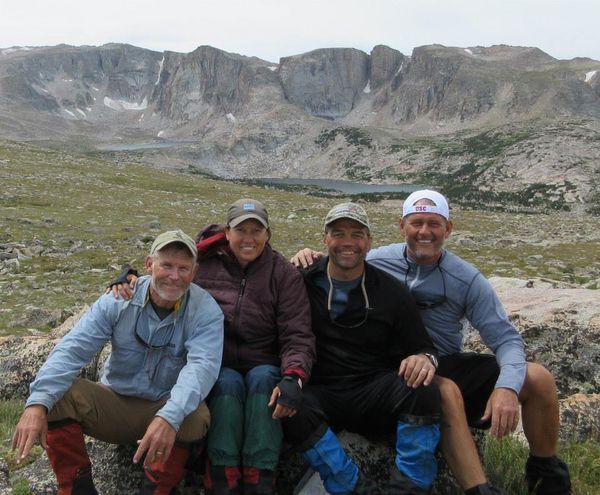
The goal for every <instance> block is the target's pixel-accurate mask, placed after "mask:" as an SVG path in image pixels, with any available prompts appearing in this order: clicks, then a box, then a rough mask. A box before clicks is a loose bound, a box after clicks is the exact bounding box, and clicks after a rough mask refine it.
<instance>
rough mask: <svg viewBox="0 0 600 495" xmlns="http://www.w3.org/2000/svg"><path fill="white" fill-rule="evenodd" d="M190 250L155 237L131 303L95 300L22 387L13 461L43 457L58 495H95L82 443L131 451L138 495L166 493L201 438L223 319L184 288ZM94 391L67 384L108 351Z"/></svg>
mask: <svg viewBox="0 0 600 495" xmlns="http://www.w3.org/2000/svg"><path fill="white" fill-rule="evenodd" d="M196 253H197V250H196V245H195V243H194V241H193V240H192V239H191V238H190V237H189V236H187V235H186V234H184V233H183V232H181V231H169V232H165V233H163V234H160V235H159V236H158V237H157V238H156V240H155V241H154V243H153V245H152V248H151V250H150V254H149V256H148V257H147V258H146V268H147V271H148V275H147V276H146V277H142V278H140V280H139V281H138V284H137V286H136V290H135V294H134V296H133V298H132V299H131V300H130V301H124V300H123V299H119V300H117V299H115V298H114V297H113V296H112V295H111V294H109V295H104V296H102V297H100V298H99V299H98V300H97V301H96V302H95V303H94V304H93V305H92V307H91V308H90V310H89V311H88V312H87V313H86V314H85V315H84V316H83V317H82V319H81V320H80V321H79V323H78V324H77V325H76V326H75V327H74V328H73V329H72V330H71V331H70V332H69V333H68V334H67V335H65V337H64V338H63V339H62V340H61V341H60V343H59V344H58V345H57V346H56V347H55V349H54V350H53V351H52V352H51V354H50V355H49V357H48V359H47V361H46V362H45V363H44V365H43V366H42V368H41V369H40V371H39V373H38V375H37V376H36V379H35V380H34V382H33V383H32V384H31V387H30V396H29V398H28V399H27V403H26V408H25V411H24V412H23V415H22V416H21V419H20V421H19V423H18V425H17V428H16V430H15V434H14V436H13V443H12V447H13V450H16V454H17V459H18V460H19V461H20V460H21V459H23V458H24V457H25V456H26V455H27V453H28V452H29V450H30V449H31V446H32V445H33V443H35V442H37V441H39V442H40V443H41V445H42V446H43V447H44V448H45V449H46V452H47V454H48V458H49V460H50V463H51V464H52V468H53V470H54V472H55V474H56V477H57V480H58V484H59V494H60V495H70V494H95V493H96V490H95V488H94V485H93V481H92V475H91V465H90V460H89V457H88V455H87V452H86V448H85V442H84V437H83V434H84V433H85V434H87V435H90V436H93V437H95V438H98V439H100V440H103V441H106V442H110V443H116V444H134V443H136V442H137V443H138V449H137V451H136V452H135V455H134V457H133V461H134V462H135V463H137V462H139V461H140V460H141V459H142V457H143V456H144V455H145V460H144V467H145V473H146V479H145V481H144V485H143V487H142V492H141V493H143V494H150V493H152V494H165V495H166V494H168V493H170V492H171V489H172V488H173V487H174V486H176V485H177V484H178V483H179V481H180V480H181V479H182V478H183V476H184V474H185V464H186V462H187V460H188V457H189V450H190V446H191V444H193V443H194V442H197V441H199V440H200V439H202V438H203V437H204V435H205V434H206V431H207V429H208V425H209V413H208V409H207V407H206V405H205V404H204V402H203V401H204V399H205V398H206V396H207V395H208V393H209V391H210V389H211V387H212V386H213V384H214V382H215V380H216V378H217V375H218V372H219V367H220V364H221V355H222V349H223V314H222V312H221V310H220V308H219V306H218V305H217V303H216V302H215V301H214V299H213V298H212V297H211V296H210V295H209V294H208V293H207V292H206V291H204V290H203V289H201V288H200V287H198V286H196V285H193V284H192V285H191V282H192V280H193V278H194V274H195V271H196ZM109 341H110V343H111V346H112V348H111V354H110V356H109V358H108V360H107V361H106V364H105V366H104V372H103V374H102V378H101V383H94V382H90V381H88V380H83V379H78V378H76V376H77V374H78V373H79V371H80V370H81V368H82V367H83V366H85V365H86V364H88V363H89V362H90V361H91V359H92V358H93V357H94V355H95V354H96V353H98V352H99V351H100V350H101V349H102V347H103V346H104V345H105V344H106V343H107V342H109Z"/></svg>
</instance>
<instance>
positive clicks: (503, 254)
mask: <svg viewBox="0 0 600 495" xmlns="http://www.w3.org/2000/svg"><path fill="white" fill-rule="evenodd" d="M0 183H1V188H0V232H1V233H2V235H1V237H0V335H2V334H7V333H18V332H22V331H24V330H27V329H38V330H47V329H48V328H49V327H51V326H54V325H55V324H58V323H60V321H62V320H63V319H64V318H65V317H66V316H67V315H68V314H70V313H71V312H72V311H74V310H75V309H76V308H78V307H80V306H82V305H83V304H85V303H90V302H92V301H93V300H94V299H95V298H96V297H97V296H98V295H99V294H100V293H101V292H102V291H103V288H104V287H105V285H106V283H107V281H109V280H110V279H111V278H113V277H114V275H115V274H116V273H117V270H118V269H119V267H120V265H121V264H122V263H123V262H125V261H129V262H134V263H135V264H137V266H140V267H141V266H142V260H143V258H144V255H145V253H146V251H147V250H148V248H149V243H150V242H151V240H152V239H153V238H154V236H155V235H156V234H157V233H159V232H160V231H163V230H168V229H173V228H181V229H183V230H184V231H186V232H188V233H189V234H190V235H195V234H196V233H197V232H198V231H199V229H200V227H202V226H203V225H205V224H207V223H213V222H219V221H222V220H223V219H224V218H225V214H226V209H227V206H228V204H229V203H231V202H232V201H234V200H236V199H238V198H240V197H243V196H251V197H254V198H256V199H259V200H261V201H263V202H264V203H265V204H266V205H267V207H268V209H269V212H270V215H271V223H272V229H273V238H272V241H271V242H272V245H273V246H274V247H275V249H277V250H279V251H280V252H282V253H283V254H284V255H286V256H291V255H292V254H293V253H295V252H296V251H297V250H298V249H299V248H301V247H303V246H305V245H307V246H311V247H315V248H316V247H318V246H319V244H320V232H321V230H322V219H323V218H324V216H325V213H326V212H327V210H328V209H329V208H330V207H331V206H332V205H333V204H335V203H337V202H340V201H342V199H340V198H319V197H314V196H309V195H307V194H302V193H298V192H289V191H284V190H278V189H274V188H264V187H256V186H250V185H248V184H244V183H241V182H227V181H219V180H215V179H212V178H207V177H204V176H199V175H193V174H184V173H175V172H168V171H164V170H158V169H156V168H150V167H144V166H143V165H140V164H128V163H124V162H118V163H116V162H113V161H110V160H106V159H103V158H99V157H98V156H97V155H96V154H77V153H75V152H65V151H58V150H52V149H44V148H38V147H35V146H32V145H27V144H22V143H14V142H7V141H0ZM365 205H366V208H367V210H368V211H369V213H370V215H371V219H372V223H373V236H374V245H375V246H376V245H379V244H384V243H389V242H393V241H397V240H400V238H399V235H398V232H397V227H396V222H397V218H398V212H399V211H400V205H401V201H398V200H396V201H392V200H388V201H383V202H379V203H375V202H368V203H366V204H365ZM454 216H455V225H456V230H455V234H454V235H453V236H452V238H451V239H452V240H451V243H450V246H451V248H452V249H453V250H455V251H456V252H458V253H459V254H460V255H462V256H464V257H465V258H467V259H468V260H470V261H472V262H474V263H475V264H477V265H478V266H479V267H480V268H482V270H483V271H484V273H485V274H486V275H502V276H519V277H521V278H526V277H532V276H540V277H548V278H552V279H556V280H561V281H564V282H569V283H575V284H587V285H588V286H589V287H595V285H594V284H595V283H597V280H598V279H600V218H598V217H583V216H575V215H572V214H567V213H560V212H556V213H552V214H549V215H541V214H536V215H527V214H523V213H520V214H515V215H511V214H508V213H497V212H481V211H471V210H465V209H462V210H461V209H457V210H456V211H455V212H454ZM15 248H16V249H18V250H19V253H20V254H19V259H17V260H14V259H13V260H10V259H5V258H7V257H9V256H10V255H9V254H8V253H9V251H11V250H12V252H13V254H12V256H14V255H15V254H14V253H15V251H14V249H15ZM539 255H542V258H540V257H539ZM531 256H533V258H530V257H531Z"/></svg>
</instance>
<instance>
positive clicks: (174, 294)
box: [146, 244, 197, 308]
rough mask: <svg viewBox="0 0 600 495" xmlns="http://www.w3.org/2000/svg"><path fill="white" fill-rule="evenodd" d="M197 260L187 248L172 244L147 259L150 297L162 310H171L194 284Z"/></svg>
mask: <svg viewBox="0 0 600 495" xmlns="http://www.w3.org/2000/svg"><path fill="white" fill-rule="evenodd" d="M196 267H197V265H196V258H194V257H193V256H192V255H191V254H190V252H189V249H188V248H187V247H185V246H184V245H183V244H182V245H181V246H173V245H172V244H171V245H169V246H166V247H165V248H163V249H161V250H160V251H157V252H156V253H155V254H153V255H150V256H148V257H147V258H146V269H147V271H148V274H149V275H150V276H151V281H150V297H151V298H152V302H154V304H156V305H157V306H159V307H162V308H171V307H173V306H174V305H175V303H176V302H177V300H178V299H180V298H181V297H182V296H183V294H184V293H185V291H186V290H187V288H188V287H189V286H190V284H191V283H192V280H193V279H194V275H195V274H196V269H197V268H196Z"/></svg>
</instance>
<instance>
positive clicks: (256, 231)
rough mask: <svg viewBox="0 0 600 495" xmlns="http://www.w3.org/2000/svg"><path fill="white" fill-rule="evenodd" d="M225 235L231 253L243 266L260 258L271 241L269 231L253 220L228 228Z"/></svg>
mask: <svg viewBox="0 0 600 495" xmlns="http://www.w3.org/2000/svg"><path fill="white" fill-rule="evenodd" d="M225 235H226V236H227V241H228V242H229V247H230V248H231V251H232V252H233V254H234V255H235V257H236V259H237V260H238V263H239V264H240V265H242V266H246V265H247V264H248V263H250V262H252V261H254V260H255V259H256V258H258V257H259V256H260V254H261V253H262V252H263V250H264V249H265V245H266V244H267V241H268V240H269V231H268V230H267V229H266V228H265V226H264V225H263V224H262V223H260V222H259V221H258V220H255V219H253V218H250V219H248V220H244V221H243V222H242V223H240V224H239V225H236V226H235V227H231V228H227V230H226V231H225Z"/></svg>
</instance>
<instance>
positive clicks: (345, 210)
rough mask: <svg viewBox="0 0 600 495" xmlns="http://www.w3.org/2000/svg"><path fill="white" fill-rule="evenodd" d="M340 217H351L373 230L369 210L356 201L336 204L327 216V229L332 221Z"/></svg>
mask: <svg viewBox="0 0 600 495" xmlns="http://www.w3.org/2000/svg"><path fill="white" fill-rule="evenodd" d="M340 218H349V219H350V220H355V221H356V222H358V223H360V224H361V225H364V226H365V227H367V228H368V229H369V230H371V226H370V225H369V217H368V216H367V212H366V211H365V209H364V208H363V207H362V206H360V205H358V204H356V203H340V204H339V205H335V206H334V207H333V208H331V210H329V213H327V216H326V217H325V229H327V226H328V225H329V224H330V223H333V222H335V221H336V220H339V219H340Z"/></svg>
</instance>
